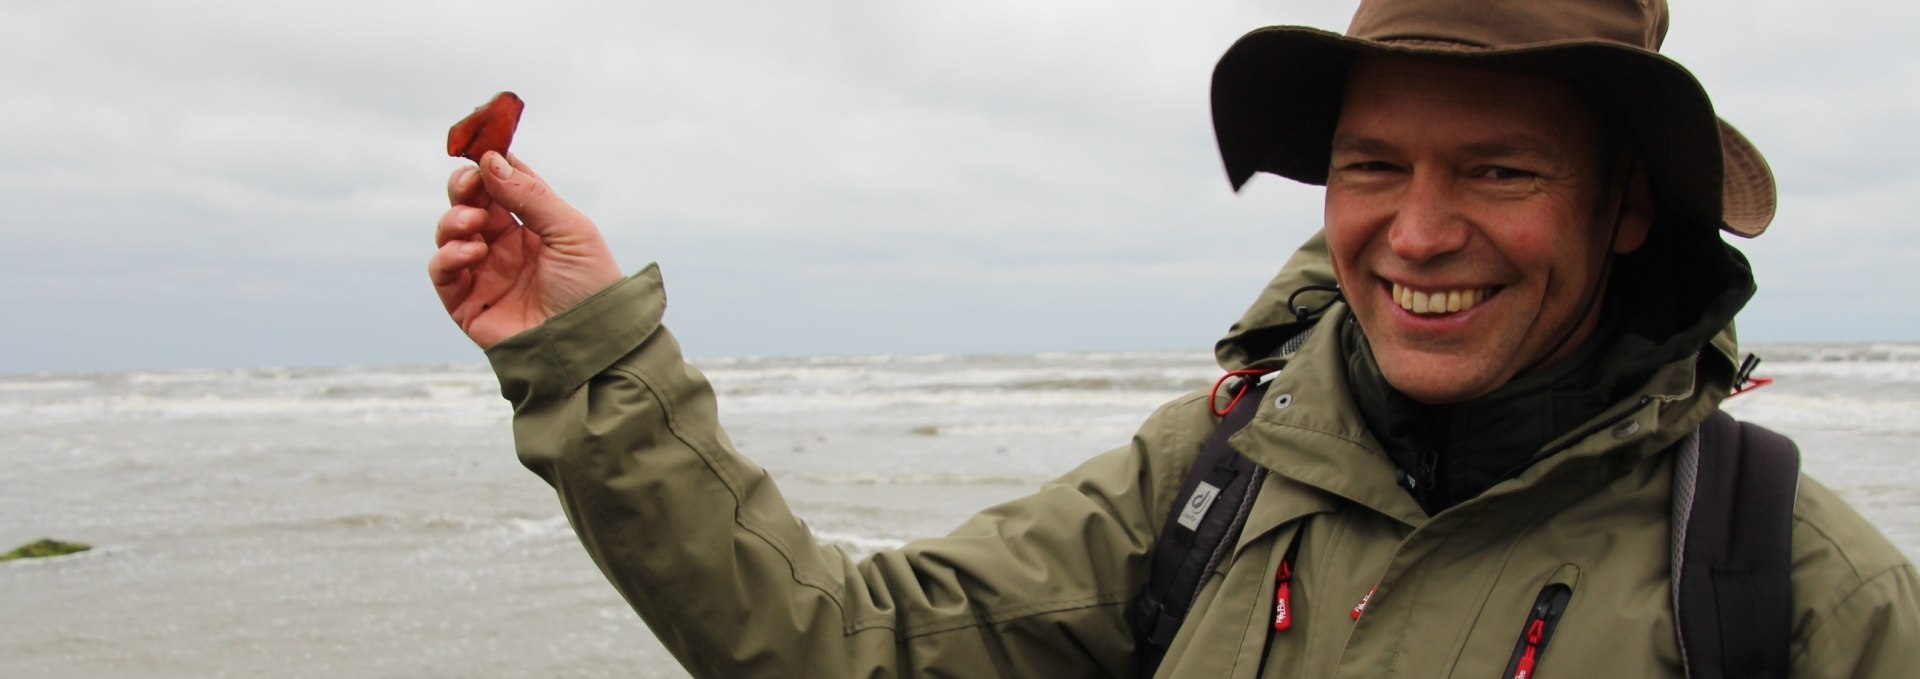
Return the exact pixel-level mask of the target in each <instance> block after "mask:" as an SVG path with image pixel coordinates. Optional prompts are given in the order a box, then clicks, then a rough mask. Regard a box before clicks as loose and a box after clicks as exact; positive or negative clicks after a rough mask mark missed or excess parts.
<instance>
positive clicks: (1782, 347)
mask: <svg viewBox="0 0 1920 679" xmlns="http://www.w3.org/2000/svg"><path fill="white" fill-rule="evenodd" d="M1749 350H1750V351H1752V352H1753V353H1754V354H1755V355H1758V356H1759V357H1760V358H1761V359H1763V360H1765V361H1767V362H1768V363H1775V362H1777V363H1920V344H1892V343H1860V344H1760V345H1754V346H1753V347H1751V348H1750V349H1749Z"/></svg>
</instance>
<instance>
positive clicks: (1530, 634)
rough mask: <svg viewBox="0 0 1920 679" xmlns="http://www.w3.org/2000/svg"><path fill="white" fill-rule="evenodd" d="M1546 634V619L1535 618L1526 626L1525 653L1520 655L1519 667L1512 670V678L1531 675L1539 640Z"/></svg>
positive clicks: (1538, 652) (1538, 651)
mask: <svg viewBox="0 0 1920 679" xmlns="http://www.w3.org/2000/svg"><path fill="white" fill-rule="evenodd" d="M1546 634H1547V621H1545V620H1535V621H1533V624H1531V625H1528V626H1527V654H1526V655H1523V656H1520V665H1519V667H1516V668H1514V670H1513V679H1527V678H1528V677H1531V676H1533V664H1534V663H1535V662H1536V657H1537V656H1539V654H1540V640H1541V638H1543V637H1545V636H1546Z"/></svg>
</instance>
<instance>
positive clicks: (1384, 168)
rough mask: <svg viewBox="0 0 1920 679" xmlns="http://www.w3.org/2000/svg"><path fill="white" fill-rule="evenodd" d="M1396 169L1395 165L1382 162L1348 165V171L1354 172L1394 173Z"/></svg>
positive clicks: (1373, 161)
mask: <svg viewBox="0 0 1920 679" xmlns="http://www.w3.org/2000/svg"><path fill="white" fill-rule="evenodd" d="M1394 169H1395V168H1394V167H1393V163H1389V162H1385V161H1380V160H1362V161H1356V162H1352V163H1347V170H1349V171H1352V172H1367V173H1374V172H1392V171H1393V170H1394Z"/></svg>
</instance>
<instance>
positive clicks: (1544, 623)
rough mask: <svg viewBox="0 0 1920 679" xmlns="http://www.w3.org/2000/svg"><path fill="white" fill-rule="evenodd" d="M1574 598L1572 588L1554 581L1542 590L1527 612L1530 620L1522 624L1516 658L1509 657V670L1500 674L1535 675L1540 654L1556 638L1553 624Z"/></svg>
mask: <svg viewBox="0 0 1920 679" xmlns="http://www.w3.org/2000/svg"><path fill="white" fill-rule="evenodd" d="M1572 599H1573V588H1572V587H1569V586H1567V585H1564V584H1560V583H1554V584H1551V585H1547V587H1546V589H1543V590H1540V596H1538V597H1536V598H1535V599H1534V600H1533V609H1532V610H1530V611H1528V612H1527V624H1526V626H1524V627H1521V628H1520V641H1519V642H1518V643H1516V644H1514V647H1513V659H1512V660H1508V661H1507V671H1506V673H1505V674H1502V675H1500V676H1501V677H1505V678H1506V679H1534V668H1535V667H1536V666H1538V665H1539V664H1540V656H1541V655H1544V654H1545V653H1546V652H1547V642H1548V641H1550V640H1552V639H1553V628H1554V627H1555V626H1557V625H1558V624H1559V623H1560V616H1561V614H1564V613H1566V612H1567V602H1568V601H1571V600H1572Z"/></svg>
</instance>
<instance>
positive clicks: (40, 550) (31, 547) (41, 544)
mask: <svg viewBox="0 0 1920 679" xmlns="http://www.w3.org/2000/svg"><path fill="white" fill-rule="evenodd" d="M89 549H93V546H92V545H85V544H81V543H78V542H61V541H59V540H54V539H52V538H40V539H38V540H34V541H33V542H29V543H27V544H24V545H21V546H20V547H19V548H17V549H15V550H13V551H11V552H7V553H5V554H0V561H13V560H15V559H39V558H44V557H49V556H64V555H67V554H74V553H78V552H84V551H87V550H89Z"/></svg>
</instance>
